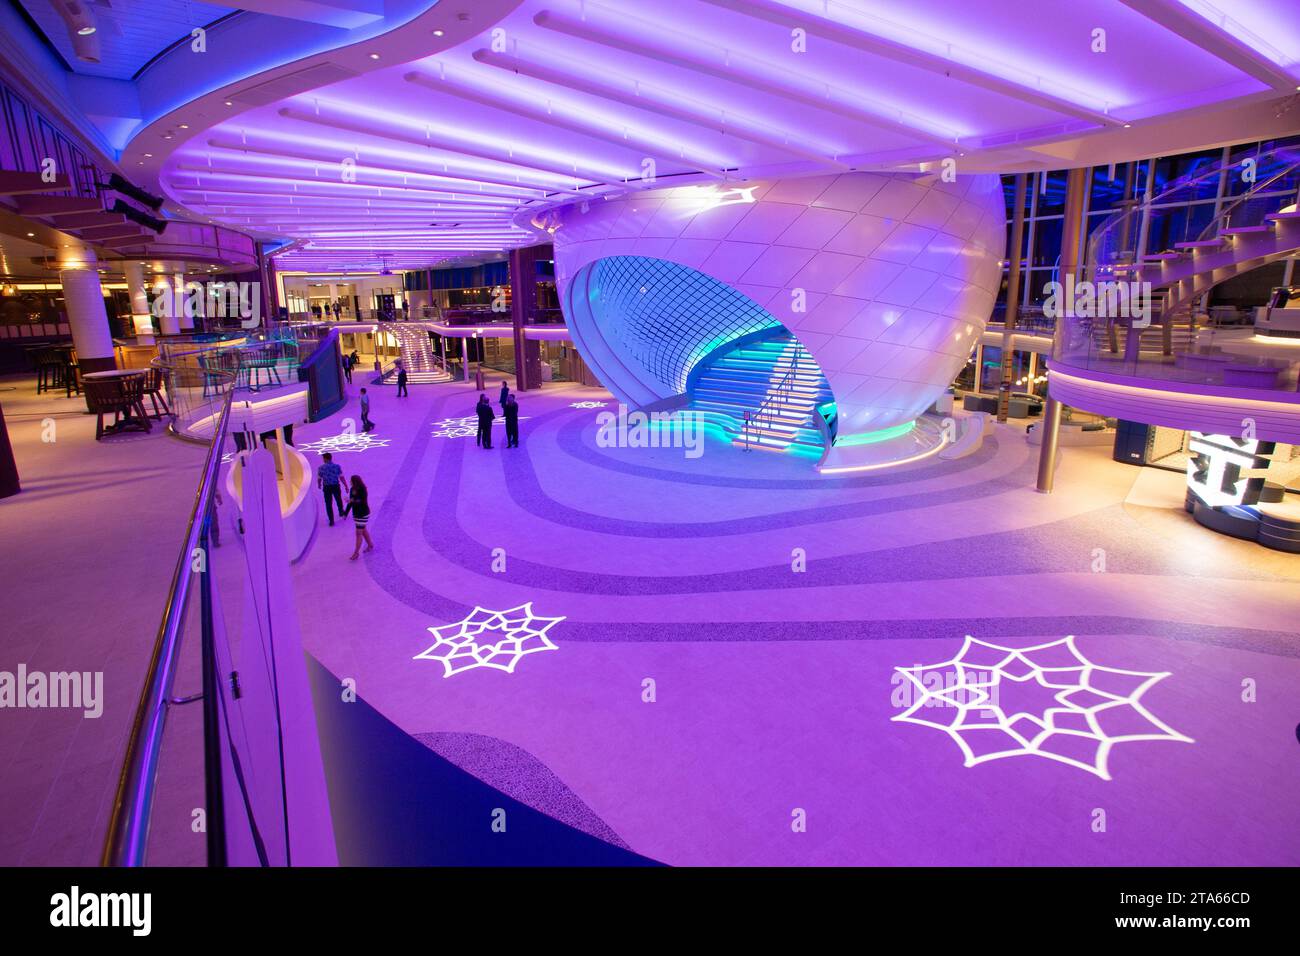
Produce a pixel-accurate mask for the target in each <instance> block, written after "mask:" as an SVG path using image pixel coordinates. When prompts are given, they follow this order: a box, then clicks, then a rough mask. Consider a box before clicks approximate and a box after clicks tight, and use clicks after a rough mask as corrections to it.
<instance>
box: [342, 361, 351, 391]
mask: <svg viewBox="0 0 1300 956" xmlns="http://www.w3.org/2000/svg"><path fill="white" fill-rule="evenodd" d="M342 362H343V377H344V378H346V379H347V380H348V384H349V385H351V384H352V356H350V355H344V356H343V358H342Z"/></svg>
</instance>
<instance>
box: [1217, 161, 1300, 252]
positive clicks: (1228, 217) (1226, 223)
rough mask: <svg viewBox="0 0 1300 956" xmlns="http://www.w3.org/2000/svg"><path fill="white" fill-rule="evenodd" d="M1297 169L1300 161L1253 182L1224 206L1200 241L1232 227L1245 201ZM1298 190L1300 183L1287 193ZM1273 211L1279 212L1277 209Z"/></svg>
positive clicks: (1258, 194)
mask: <svg viewBox="0 0 1300 956" xmlns="http://www.w3.org/2000/svg"><path fill="white" fill-rule="evenodd" d="M1297 171H1300V162H1294V163H1292V164H1291V165H1290V166H1284V167H1283V168H1282V169H1281V170H1279V171H1278V172H1276V173H1274V174H1273V175H1272V176H1270V177H1269V178H1268V179H1266V180H1264V181H1263V182H1262V183H1255V184H1253V185H1252V186H1251V187H1250V189H1248V190H1247V191H1246V192H1244V193H1242V194H1241V195H1240V196H1238V197H1237V198H1236V199H1235V200H1234V201H1233V202H1232V203H1231V204H1229V205H1227V206H1224V207H1223V209H1222V210H1221V211H1220V212H1219V214H1218V215H1217V216H1215V217H1214V219H1213V220H1212V221H1211V222H1210V224H1209V225H1208V226H1206V227H1205V228H1204V229H1203V230H1202V231H1201V234H1200V236H1199V237H1198V241H1201V242H1204V241H1206V240H1209V239H1212V238H1217V237H1218V235H1219V233H1220V232H1222V231H1223V230H1225V229H1228V228H1230V224H1231V222H1232V217H1233V215H1234V214H1235V213H1236V212H1237V210H1238V209H1240V208H1241V207H1242V206H1243V205H1244V204H1245V203H1247V202H1251V201H1253V200H1255V199H1257V198H1259V196H1260V194H1261V193H1265V192H1272V191H1273V190H1272V189H1271V188H1270V187H1271V186H1272V185H1273V184H1274V183H1276V182H1277V181H1278V180H1279V179H1282V178H1283V177H1285V176H1294V175H1295V174H1296V172H1297ZM1279 191H1281V190H1279ZM1297 192H1300V185H1297V186H1292V187H1291V188H1290V189H1288V190H1286V193H1287V194H1290V193H1297ZM1273 211H1274V212H1277V210H1276V209H1275V210H1273ZM1237 225H1238V226H1240V225H1242V223H1237ZM1246 225H1257V224H1256V223H1246Z"/></svg>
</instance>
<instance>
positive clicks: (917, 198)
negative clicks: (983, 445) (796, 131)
mask: <svg viewBox="0 0 1300 956" xmlns="http://www.w3.org/2000/svg"><path fill="white" fill-rule="evenodd" d="M542 224H543V225H546V226H548V227H549V228H551V229H552V230H553V235H554V242H555V265H556V279H557V283H558V285H559V291H560V301H561V302H562V303H564V304H565V305H566V313H568V314H567V319H568V324H569V328H570V331H571V332H572V334H573V337H574V340H575V342H576V344H577V345H578V348H579V349H580V350H581V351H582V353H583V356H584V359H585V360H586V361H587V362H588V364H589V365H591V366H592V368H593V369H594V370H595V372H596V374H597V375H599V376H600V378H601V381H602V382H604V384H605V385H606V386H607V387H609V388H610V390H611V391H613V392H614V393H615V394H616V395H618V396H619V397H620V398H622V399H624V400H627V401H630V402H632V403H633V404H646V400H647V398H648V397H650V396H653V397H657V398H666V397H669V396H668V395H665V394H664V388H663V386H662V385H660V384H658V383H656V382H654V381H653V380H650V379H649V378H647V377H645V376H642V375H640V374H638V371H637V369H636V368H635V364H634V363H629V362H627V361H625V360H624V359H625V358H626V357H625V356H621V355H619V354H617V351H616V349H614V348H611V346H610V343H609V342H607V341H605V338H604V335H603V333H602V329H601V328H600V325H599V323H598V322H597V321H596V320H595V319H594V318H593V315H596V314H599V311H600V310H592V309H577V310H574V309H572V308H570V307H569V306H570V305H571V302H570V289H569V286H570V284H571V283H572V282H573V281H574V279H575V277H577V276H579V273H580V272H581V271H582V270H583V269H584V267H586V266H588V265H590V264H591V263H594V262H596V261H598V260H600V259H604V258H608V257H611V256H641V257H646V258H651V259H664V260H667V261H669V262H675V263H678V264H680V265H683V266H688V267H689V268H691V269H694V270H697V271H699V272H702V273H704V274H705V275H706V276H710V277H712V278H714V279H717V280H719V281H721V282H724V283H726V284H728V285H730V286H731V287H732V288H734V289H736V290H737V291H738V292H740V293H742V294H744V295H745V296H747V297H749V298H750V299H752V300H753V301H754V302H756V303H757V304H758V305H760V306H762V307H763V308H764V309H766V310H767V311H768V312H769V313H771V315H772V316H774V317H775V318H776V319H777V320H779V321H780V322H781V323H783V324H784V325H785V326H786V327H787V328H788V329H790V331H792V332H794V333H795V334H796V335H797V336H798V337H799V339H800V341H802V342H803V344H804V346H805V347H806V348H807V349H808V351H809V352H811V353H812V355H813V357H814V358H815V359H816V360H817V362H818V364H820V366H821V368H822V371H823V372H825V374H826V377H827V379H828V380H829V381H830V384H831V388H832V390H833V391H834V393H835V399H836V402H837V404H838V406H839V415H840V425H839V429H840V431H839V433H840V435H846V434H851V433H855V432H864V431H873V430H875V429H879V428H887V427H890V426H892V425H898V424H903V423H905V422H908V421H911V420H913V419H915V418H916V417H917V416H918V415H919V414H921V413H922V412H923V411H925V409H926V408H927V407H928V406H929V405H930V404H931V402H933V401H934V399H935V398H936V397H937V396H938V395H939V394H940V392H942V391H943V389H944V388H946V387H947V386H948V385H949V383H950V382H951V381H952V379H953V378H954V377H955V375H956V374H957V372H958V370H959V369H960V368H961V367H962V365H963V364H965V362H966V360H967V358H968V357H969V356H970V351H971V348H972V346H973V343H974V342H975V341H976V339H977V337H978V336H979V335H980V334H981V333H982V332H983V330H984V327H985V325H986V324H987V322H988V318H989V315H990V314H991V312H992V309H993V303H994V301H995V299H996V297H997V292H998V286H999V284H1000V282H1001V266H1000V265H999V262H1000V260H1001V258H1002V255H1003V250H1004V248H1005V242H1006V239H1005V236H1006V210H1005V203H1004V200H1003V195H1002V186H1001V181H1000V179H999V178H998V177H997V176H959V177H958V178H957V180H956V181H955V182H951V183H946V182H943V181H942V180H941V179H940V178H939V177H937V176H925V177H922V176H916V175H912V174H905V173H894V174H888V173H845V174H842V175H837V176H817V177H808V178H803V179H786V180H771V181H757V182H753V183H750V184H747V185H744V186H740V187H735V186H724V185H718V186H683V187H676V188H668V189H654V190H648V191H645V192H638V193H633V194H629V195H626V196H623V197H620V198H617V199H612V200H592V201H589V202H579V203H573V204H570V205H567V206H563V207H560V208H558V209H554V210H551V211H549V212H548V213H546V214H545V216H544V217H543V218H542ZM581 291H582V294H583V295H587V296H590V295H599V290H598V289H596V290H590V289H583V290H581ZM800 305H802V306H803V309H802V311H800V309H799V306H800Z"/></svg>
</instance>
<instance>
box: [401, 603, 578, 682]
mask: <svg viewBox="0 0 1300 956" xmlns="http://www.w3.org/2000/svg"><path fill="white" fill-rule="evenodd" d="M563 620H564V618H563V617H538V616H537V615H535V614H533V604H532V602H531V601H529V602H528V603H527V604H521V605H519V607H512V608H510V609H509V610H508V611H489V610H488V609H487V608H482V607H477V606H476V607H475V608H474V610H473V611H471V612H470V613H469V616H468V617H466V618H465V619H464V620H462V621H457V622H456V623H455V624H445V625H443V626H442V627H431V628H429V633H430V634H432V635H433V636H434V637H435V638H437V640H436V642H435V643H434V644H433V646H431V647H429V648H426V649H425V650H423V651H421V652H420V653H419V654H416V655H415V657H414V658H412V659H413V660H417V661H418V660H432V661H439V662H440V663H441V664H442V667H443V674H442V676H443V677H450V676H451V675H452V674H459V673H460V672H461V671H467V670H472V669H473V668H475V667H493V668H496V669H497V670H501V671H505V672H506V673H508V674H513V673H514V671H515V665H517V664H518V663H519V661H520V660H521V659H522V658H523V657H524V655H525V654H536V653H537V652H539V651H555V650H559V648H558V647H556V646H555V645H554V644H553V643H551V639H550V638H549V637H547V634H546V632H547V631H549V630H550V629H551V628H552V627H554V626H555V625H556V624H559V623H560V622H561V621H563Z"/></svg>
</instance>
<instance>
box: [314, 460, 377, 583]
mask: <svg viewBox="0 0 1300 956" xmlns="http://www.w3.org/2000/svg"><path fill="white" fill-rule="evenodd" d="M316 485H317V487H319V488H320V490H321V492H322V493H323V494H324V496H325V515H326V517H327V518H329V525H330V527H331V528H332V527H334V509H335V507H337V508H338V512H339V518H340V519H342V518H346V517H347V516H348V515H349V514H350V515H351V516H352V525H353V527H354V528H355V529H356V535H357V540H356V546H355V547H353V549H352V557H351V558H350V559H349V560H352V561H355V560H356V559H357V557H358V556H359V555H360V554H361V543H362V542H363V541H364V542H365V545H366V550H367V551H373V550H375V543H374V542H373V541H371V540H370V532H369V531H367V530H366V525H367V524H369V523H370V491H369V489H368V488H366V483H365V482H364V481H362V480H361V476H360V475H353V476H352V480H351V481H348V479H347V478H346V477H344V475H343V469H342V468H340V467H339V466H338V465H336V464H334V456H333V455H331V454H330V453H329V452H326V453H325V454H324V455H322V456H321V465H320V467H319V468H318V469H316ZM344 491H346V492H347V493H348V500H347V503H346V504H344V503H343V492H344Z"/></svg>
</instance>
